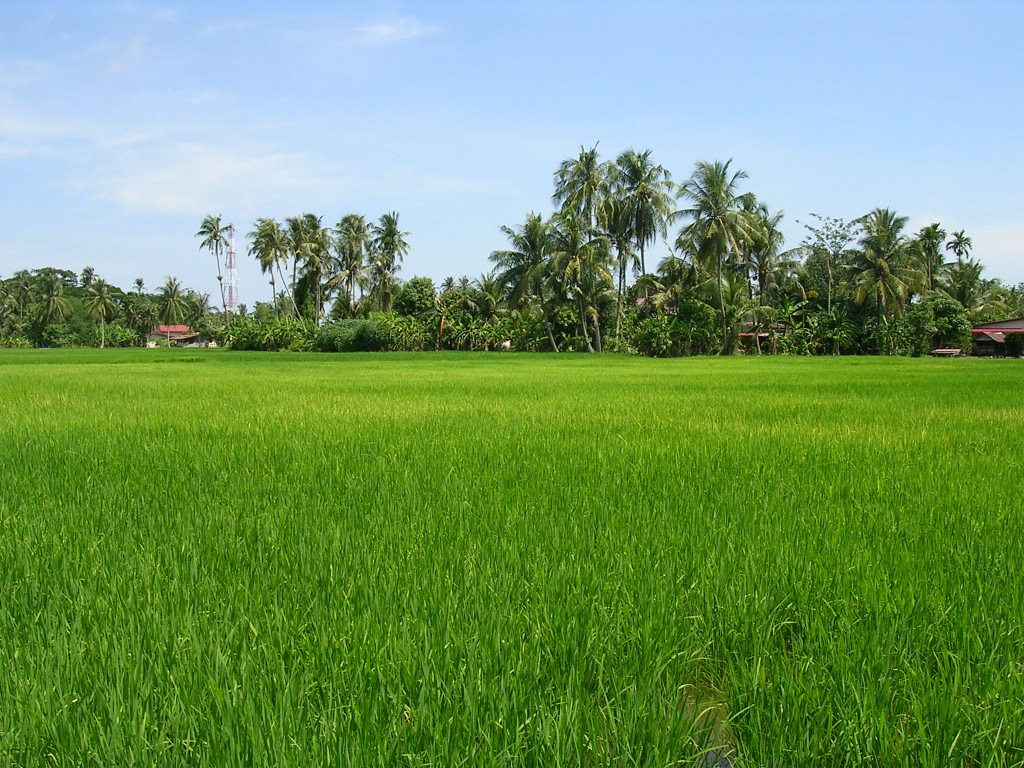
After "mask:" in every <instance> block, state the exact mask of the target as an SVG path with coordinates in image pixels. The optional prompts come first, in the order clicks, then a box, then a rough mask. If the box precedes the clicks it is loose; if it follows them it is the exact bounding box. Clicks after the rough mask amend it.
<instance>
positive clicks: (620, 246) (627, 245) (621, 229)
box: [598, 196, 643, 339]
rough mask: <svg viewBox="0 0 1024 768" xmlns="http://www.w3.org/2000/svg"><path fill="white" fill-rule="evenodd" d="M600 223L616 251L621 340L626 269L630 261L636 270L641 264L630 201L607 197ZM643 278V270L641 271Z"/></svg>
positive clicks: (617, 315) (617, 324) (617, 317)
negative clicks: (637, 254) (635, 243)
mask: <svg viewBox="0 0 1024 768" xmlns="http://www.w3.org/2000/svg"><path fill="white" fill-rule="evenodd" d="M598 221H599V222H600V225H601V228H602V229H603V230H604V233H605V236H606V237H607V238H608V242H609V244H610V245H611V246H612V248H613V249H614V250H615V262H616V272H617V274H616V278H617V279H616V285H615V305H616V312H615V338H616V339H618V338H619V334H620V331H621V327H622V314H623V307H622V296H623V294H625V292H626V268H627V267H628V266H629V262H630V260H632V261H633V269H634V270H636V269H637V267H638V266H639V262H638V261H637V258H636V251H634V250H633V217H632V209H631V208H630V204H629V201H628V200H626V199H625V198H622V197H618V196H610V197H606V198H605V199H604V201H603V202H602V204H601V208H600V213H599V215H598ZM640 272H641V276H643V270H642V268H641V269H640Z"/></svg>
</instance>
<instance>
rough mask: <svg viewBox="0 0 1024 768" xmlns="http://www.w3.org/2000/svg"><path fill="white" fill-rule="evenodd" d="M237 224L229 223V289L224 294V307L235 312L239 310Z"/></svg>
mask: <svg viewBox="0 0 1024 768" xmlns="http://www.w3.org/2000/svg"><path fill="white" fill-rule="evenodd" d="M236 255H237V254H236V253H235V225H234V224H228V261H227V268H228V290H227V293H226V294H225V296H224V309H225V310H227V311H228V312H230V313H232V314H234V313H235V312H237V311H238V270H237V269H235V258H236Z"/></svg>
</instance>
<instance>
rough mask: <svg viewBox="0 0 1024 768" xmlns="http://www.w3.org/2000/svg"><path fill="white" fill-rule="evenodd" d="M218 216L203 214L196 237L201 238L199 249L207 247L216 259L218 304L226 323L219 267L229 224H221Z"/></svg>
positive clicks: (221, 273)
mask: <svg viewBox="0 0 1024 768" xmlns="http://www.w3.org/2000/svg"><path fill="white" fill-rule="evenodd" d="M220 218H221V217H220V216H211V215H207V216H205V217H204V218H203V221H202V223H200V225H199V231H198V232H196V237H201V238H203V239H202V242H200V243H199V248H200V250H202V249H203V248H207V249H209V251H210V253H212V254H213V255H214V256H215V257H216V259H217V284H218V285H219V286H220V305H221V306H222V307H223V308H224V324H225V325H227V322H228V307H227V300H226V299H225V298H224V273H223V272H222V271H221V268H220V255H221V253H222V252H223V250H224V243H225V242H226V235H227V234H228V229H229V226H230V225H227V226H222V225H221V223H220Z"/></svg>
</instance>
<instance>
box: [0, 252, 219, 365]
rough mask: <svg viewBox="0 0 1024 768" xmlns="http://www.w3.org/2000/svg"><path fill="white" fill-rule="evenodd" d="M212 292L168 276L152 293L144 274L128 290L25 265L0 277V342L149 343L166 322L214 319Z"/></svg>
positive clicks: (85, 274) (90, 276) (92, 276)
mask: <svg viewBox="0 0 1024 768" xmlns="http://www.w3.org/2000/svg"><path fill="white" fill-rule="evenodd" d="M211 317H212V314H211V307H210V300H209V296H208V295H207V294H205V293H199V292H197V291H194V290H190V289H185V288H184V287H183V286H182V284H181V282H180V281H179V280H177V279H176V278H173V277H168V278H167V280H166V281H165V282H164V284H163V285H161V286H160V288H159V289H158V290H157V291H156V292H155V293H153V294H148V293H146V292H145V283H144V281H143V279H142V278H136V279H135V281H134V284H133V288H132V290H129V291H125V290H122V289H121V288H119V287H117V286H115V285H113V284H111V283H109V282H107V281H106V280H104V279H102V278H101V277H99V276H97V274H96V271H95V270H94V269H93V268H92V267H85V268H83V269H82V272H81V276H76V275H75V273H74V272H72V271H70V270H65V269H55V268H53V267H44V268H41V269H37V270H31V271H29V270H21V271H19V272H17V273H16V274H15V275H14V276H13V277H12V278H10V279H9V280H0V341H2V340H7V341H8V342H10V343H13V344H15V345H17V346H22V345H27V346H32V345H35V346H81V345H95V344H98V345H99V346H100V347H104V346H107V344H108V342H109V341H110V332H113V335H114V343H115V344H116V345H118V346H124V345H126V344H131V345H141V344H144V343H145V342H146V341H147V339H148V337H149V335H150V334H151V333H152V332H153V330H154V328H155V327H156V326H157V325H158V324H159V323H161V322H163V323H167V324H176V323H187V324H189V325H194V326H203V325H204V324H209V323H210V320H211Z"/></svg>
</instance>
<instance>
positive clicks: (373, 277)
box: [196, 212, 409, 324]
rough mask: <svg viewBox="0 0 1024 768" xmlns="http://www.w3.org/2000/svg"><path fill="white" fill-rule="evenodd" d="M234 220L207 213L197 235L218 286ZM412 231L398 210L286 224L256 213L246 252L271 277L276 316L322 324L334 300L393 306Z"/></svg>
mask: <svg viewBox="0 0 1024 768" xmlns="http://www.w3.org/2000/svg"><path fill="white" fill-rule="evenodd" d="M229 226H230V225H224V224H223V223H222V221H221V217H220V216H206V217H205V218H204V219H203V221H202V223H201V224H200V227H199V231H198V232H197V233H196V236H197V237H199V238H202V240H201V243H200V248H207V249H209V250H210V252H211V253H212V254H214V256H215V258H216V260H217V279H218V281H219V282H220V283H221V285H223V275H222V271H221V266H220V264H221V259H220V256H221V253H222V252H223V248H224V242H225V238H226V236H227V233H228V228H229ZM408 237H409V233H408V232H403V231H402V229H401V227H400V226H399V222H398V214H397V213H395V212H391V213H385V214H384V215H382V216H381V217H380V218H379V219H378V221H377V222H375V223H370V222H368V221H367V220H366V218H365V217H364V216H362V215H359V214H348V215H346V216H343V217H342V218H341V219H340V220H339V221H338V222H337V224H335V226H334V227H333V228H332V227H326V226H324V224H323V217H322V216H317V215H315V214H312V213H305V214H302V215H301V216H293V217H290V218H287V219H285V221H284V223H283V224H282V223H280V222H278V221H277V220H276V219H273V218H259V219H257V220H256V222H255V223H254V225H253V229H252V231H251V232H250V233H249V242H250V245H249V255H250V256H252V257H254V258H255V259H256V260H257V261H258V262H259V265H260V269H261V270H262V272H263V274H265V275H268V276H269V279H270V286H271V291H272V294H273V307H274V313H275V315H278V316H281V315H284V316H287V317H293V318H303V317H305V316H307V315H309V316H310V317H311V318H312V320H313V321H314V323H315V324H319V323H320V321H321V320H322V318H323V317H324V314H325V312H324V310H325V307H326V305H327V304H328V303H329V302H332V301H333V302H335V303H336V304H339V303H340V306H344V307H348V308H350V309H351V311H353V312H355V311H358V310H359V309H361V308H360V306H359V305H360V303H361V302H363V301H367V302H369V304H370V305H371V306H373V307H374V308H377V309H380V310H381V311H384V312H388V311H390V310H391V304H392V301H393V299H394V293H395V289H396V288H397V285H398V278H397V274H398V272H399V270H400V269H401V264H402V260H403V259H404V258H405V256H406V255H407V254H408V252H409V243H408V240H407V238H408ZM279 286H280V288H281V291H280V293H279ZM222 294H223V290H222ZM222 298H223V296H222Z"/></svg>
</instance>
